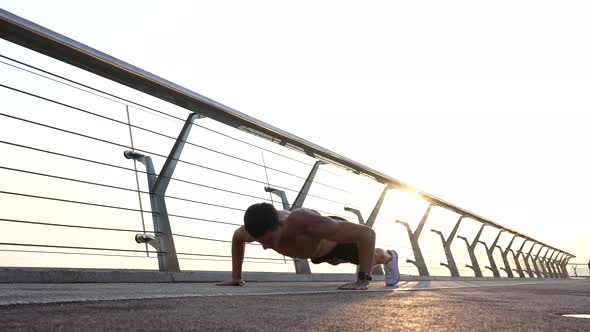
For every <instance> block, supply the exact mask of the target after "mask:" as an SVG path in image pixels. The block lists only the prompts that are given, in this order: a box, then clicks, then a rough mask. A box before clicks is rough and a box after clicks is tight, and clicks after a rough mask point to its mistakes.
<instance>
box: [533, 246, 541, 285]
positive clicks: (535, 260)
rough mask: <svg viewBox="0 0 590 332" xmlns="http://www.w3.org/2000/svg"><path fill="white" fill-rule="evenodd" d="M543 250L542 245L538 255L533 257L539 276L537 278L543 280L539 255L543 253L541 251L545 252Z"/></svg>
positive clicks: (536, 272)
mask: <svg viewBox="0 0 590 332" xmlns="http://www.w3.org/2000/svg"><path fill="white" fill-rule="evenodd" d="M543 248H544V247H543V246H542V245H541V248H539V251H537V254H536V255H534V256H533V257H532V262H533V267H534V268H535V271H534V272H535V274H536V275H537V278H543V275H542V274H541V270H540V269H539V254H540V253H541V250H543Z"/></svg>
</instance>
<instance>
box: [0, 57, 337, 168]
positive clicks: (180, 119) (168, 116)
mask: <svg viewBox="0 0 590 332" xmlns="http://www.w3.org/2000/svg"><path fill="white" fill-rule="evenodd" d="M0 57H2V58H5V59H8V60H10V61H13V62H16V63H18V64H21V65H23V66H27V67H29V68H33V69H35V70H37V71H40V72H43V73H46V74H48V75H51V76H54V77H58V78H60V79H62V80H65V81H67V82H70V83H73V84H76V85H80V86H83V87H85V88H87V89H91V90H94V91H97V92H99V93H102V94H105V95H108V96H110V97H113V98H117V99H120V100H123V101H125V102H126V103H129V104H132V105H135V106H139V107H141V108H145V109H147V110H151V111H153V112H156V113H159V114H160V116H161V117H162V118H172V119H175V120H176V121H177V122H180V123H184V121H185V119H183V118H180V117H176V116H174V115H171V114H168V113H165V112H162V111H159V110H157V109H154V108H152V107H149V106H145V105H142V104H139V103H136V102H134V101H131V100H128V99H125V98H122V97H119V96H116V95H113V94H111V93H108V92H106V91H103V90H100V89H96V88H94V87H91V86H88V85H85V84H83V83H80V82H77V81H74V80H71V79H68V78H66V77H63V76H60V75H57V74H55V73H52V72H49V71H46V70H43V69H41V68H38V67H35V66H32V65H30V64H27V63H24V62H22V61H18V60H16V59H13V58H11V57H8V56H5V55H2V54H0ZM0 63H3V64H5V65H9V66H12V67H14V68H17V69H20V70H23V71H26V72H28V73H31V74H34V75H37V76H40V77H43V78H45V79H49V80H52V81H54V82H56V83H60V84H64V85H66V86H69V87H72V88H75V89H78V90H80V91H84V92H87V93H90V94H92V95H95V96H97V97H101V98H105V99H107V100H110V101H113V102H116V103H119V104H121V105H126V106H131V107H133V106H132V105H128V104H126V103H122V102H120V101H117V100H113V99H110V98H106V97H105V96H102V95H100V94H96V93H93V92H91V91H88V90H84V89H81V88H80V87H77V86H75V85H70V84H67V83H65V82H62V81H59V80H56V79H53V78H50V77H47V76H44V75H41V74H39V73H35V72H33V71H29V70H26V69H24V68H21V67H18V66H14V65H12V64H9V63H7V62H3V61H0ZM136 109H137V110H140V111H145V110H142V109H139V108H136ZM162 115H164V116H162ZM194 125H195V126H197V127H200V128H202V129H205V130H208V131H211V132H213V133H216V134H218V135H221V136H224V137H227V138H230V139H232V140H235V141H238V142H241V143H244V144H247V145H250V146H252V147H255V148H258V149H260V150H263V151H266V152H269V153H272V154H275V155H278V156H280V157H283V158H286V159H289V160H292V161H295V162H298V163H301V164H304V165H307V166H313V164H311V163H306V162H304V161H301V160H297V159H294V158H291V157H288V156H285V155H282V154H280V153H278V152H275V151H272V150H268V149H265V148H263V147H260V146H258V145H255V144H253V143H250V142H246V141H243V140H240V139H238V138H235V137H232V136H229V135H227V134H224V133H221V132H218V131H216V130H213V129H211V128H207V127H204V126H201V125H198V124H194ZM324 171H325V170H324ZM326 172H329V171H326ZM334 175H336V176H339V175H338V174H334Z"/></svg>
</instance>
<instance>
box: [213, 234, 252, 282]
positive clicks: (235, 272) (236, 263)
mask: <svg viewBox="0 0 590 332" xmlns="http://www.w3.org/2000/svg"><path fill="white" fill-rule="evenodd" d="M252 241H254V239H253V238H252V237H251V236H250V234H248V232H246V229H245V228H244V226H242V227H240V228H238V229H236V231H235V232H234V236H233V237H232V241H231V260H232V272H231V276H232V280H230V281H225V282H222V283H220V284H217V285H219V286H242V285H244V281H243V280H242V264H243V263H244V252H245V251H246V242H252Z"/></svg>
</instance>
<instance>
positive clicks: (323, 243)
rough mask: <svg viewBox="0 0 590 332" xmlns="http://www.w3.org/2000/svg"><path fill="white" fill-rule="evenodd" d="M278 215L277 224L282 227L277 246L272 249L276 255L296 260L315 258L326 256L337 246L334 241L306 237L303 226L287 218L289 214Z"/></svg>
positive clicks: (279, 212) (283, 212)
mask: <svg viewBox="0 0 590 332" xmlns="http://www.w3.org/2000/svg"><path fill="white" fill-rule="evenodd" d="M278 214H279V224H281V225H282V227H283V230H282V233H281V238H280V241H279V245H278V247H277V248H273V249H274V250H275V251H277V252H278V253H280V254H282V255H285V256H289V257H296V258H316V257H321V256H324V255H326V254H327V253H329V252H330V251H331V250H332V249H333V248H334V247H335V246H336V245H337V243H336V242H334V241H329V240H326V239H322V238H317V237H311V236H310V235H308V233H307V232H305V231H304V229H303V227H305V226H301V224H299V223H298V222H297V220H294V219H293V218H289V216H290V214H291V212H289V211H278ZM335 222H337V221H336V220H335Z"/></svg>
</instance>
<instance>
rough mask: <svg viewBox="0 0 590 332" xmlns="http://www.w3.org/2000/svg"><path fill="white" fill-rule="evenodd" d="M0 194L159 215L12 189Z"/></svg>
mask: <svg viewBox="0 0 590 332" xmlns="http://www.w3.org/2000/svg"><path fill="white" fill-rule="evenodd" d="M0 194H4V195H13V196H21V197H28V198H38V199H45V200H51V201H56V202H62V203H73V204H81V205H89V206H96V207H102V208H109V209H116V210H125V211H133V212H141V213H150V214H154V215H159V213H158V212H153V211H146V210H139V209H132V208H127V207H121V206H113V205H106V204H97V203H90V202H82V201H75V200H69V199H62V198H55V197H47V196H40V195H31V194H23V193H15V192H11V191H0Z"/></svg>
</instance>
